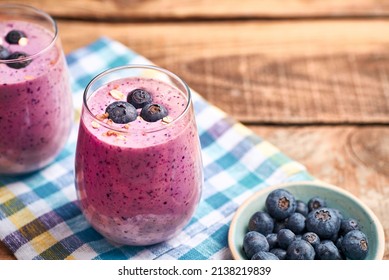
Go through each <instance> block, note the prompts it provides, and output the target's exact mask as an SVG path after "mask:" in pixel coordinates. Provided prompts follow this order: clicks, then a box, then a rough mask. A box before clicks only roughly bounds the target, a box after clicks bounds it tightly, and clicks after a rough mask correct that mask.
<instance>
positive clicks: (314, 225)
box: [305, 207, 340, 239]
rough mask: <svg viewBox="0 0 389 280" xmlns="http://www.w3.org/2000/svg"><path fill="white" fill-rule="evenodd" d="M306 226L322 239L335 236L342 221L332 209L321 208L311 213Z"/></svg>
mask: <svg viewBox="0 0 389 280" xmlns="http://www.w3.org/2000/svg"><path fill="white" fill-rule="evenodd" d="M305 226H306V228H307V230H308V231H312V232H314V233H316V234H317V235H318V236H319V237H320V238H321V239H329V238H331V237H333V236H335V235H336V234H337V233H338V231H339V228H340V219H339V218H338V215H336V213H335V212H334V210H333V209H332V208H325V207H324V208H319V209H316V210H313V211H311V212H309V214H308V216H307V219H306V223H305Z"/></svg>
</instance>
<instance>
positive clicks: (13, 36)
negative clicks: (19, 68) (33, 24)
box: [5, 30, 27, 45]
mask: <svg viewBox="0 0 389 280" xmlns="http://www.w3.org/2000/svg"><path fill="white" fill-rule="evenodd" d="M21 38H27V36H26V34H25V33H24V32H23V31H20V30H11V31H10V32H8V34H7V35H6V36H5V40H6V41H7V42H8V43H9V44H13V45H15V44H18V43H19V40H20V39H21Z"/></svg>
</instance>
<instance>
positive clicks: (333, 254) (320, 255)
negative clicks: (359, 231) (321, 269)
mask: <svg viewBox="0 0 389 280" xmlns="http://www.w3.org/2000/svg"><path fill="white" fill-rule="evenodd" d="M315 252H316V258H317V259H318V260H341V259H342V257H341V255H340V253H339V250H338V248H337V247H336V246H335V244H334V242H332V241H331V240H323V242H321V243H320V244H319V245H317V246H316V247H315Z"/></svg>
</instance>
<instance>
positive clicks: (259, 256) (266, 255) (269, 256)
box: [251, 251, 279, 260]
mask: <svg viewBox="0 0 389 280" xmlns="http://www.w3.org/2000/svg"><path fill="white" fill-rule="evenodd" d="M251 259H252V260H279V258H278V257H277V256H276V255H274V254H273V253H270V252H264V251H259V252H257V253H255V254H254V255H253V257H252V258H251Z"/></svg>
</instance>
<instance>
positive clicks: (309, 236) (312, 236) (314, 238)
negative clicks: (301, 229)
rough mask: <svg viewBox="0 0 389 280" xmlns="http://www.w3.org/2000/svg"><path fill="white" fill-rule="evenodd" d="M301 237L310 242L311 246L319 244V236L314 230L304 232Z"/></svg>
mask: <svg viewBox="0 0 389 280" xmlns="http://www.w3.org/2000/svg"><path fill="white" fill-rule="evenodd" d="M302 239H303V240H305V241H307V242H308V243H309V244H311V245H312V247H313V248H315V247H316V246H317V245H319V244H320V237H319V236H318V235H317V234H316V233H314V232H306V233H304V234H303V237H302Z"/></svg>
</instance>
